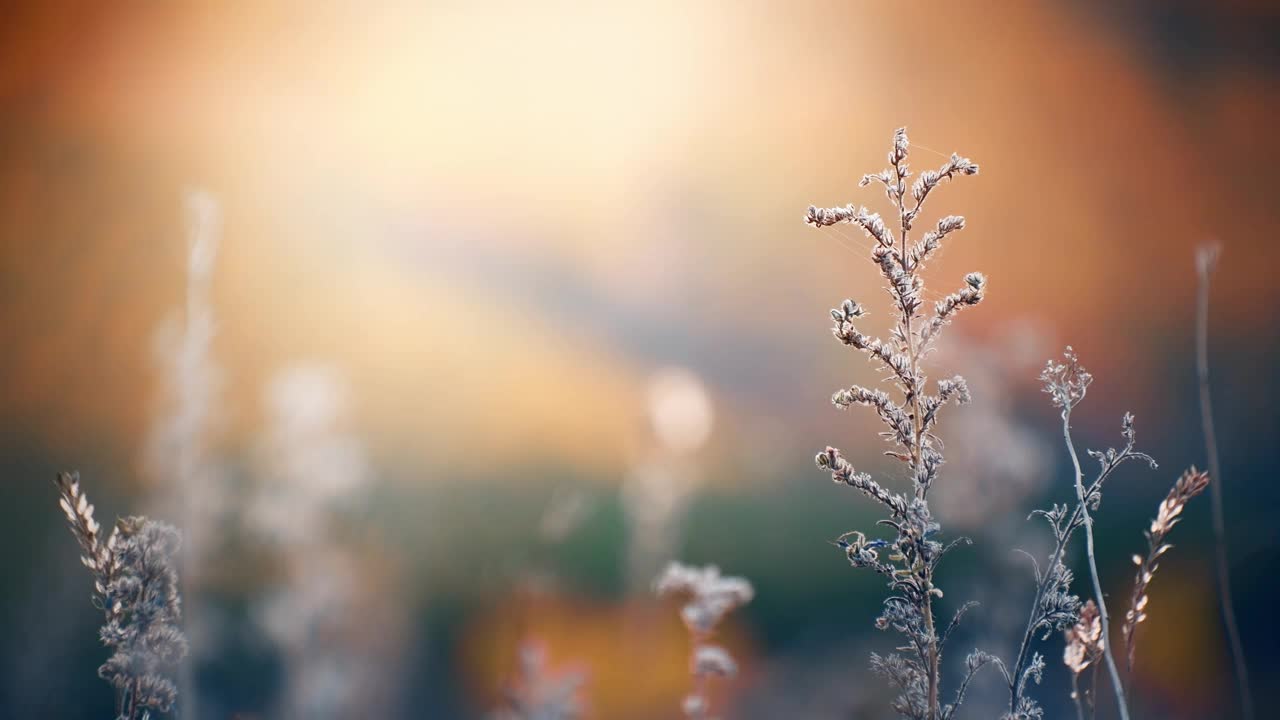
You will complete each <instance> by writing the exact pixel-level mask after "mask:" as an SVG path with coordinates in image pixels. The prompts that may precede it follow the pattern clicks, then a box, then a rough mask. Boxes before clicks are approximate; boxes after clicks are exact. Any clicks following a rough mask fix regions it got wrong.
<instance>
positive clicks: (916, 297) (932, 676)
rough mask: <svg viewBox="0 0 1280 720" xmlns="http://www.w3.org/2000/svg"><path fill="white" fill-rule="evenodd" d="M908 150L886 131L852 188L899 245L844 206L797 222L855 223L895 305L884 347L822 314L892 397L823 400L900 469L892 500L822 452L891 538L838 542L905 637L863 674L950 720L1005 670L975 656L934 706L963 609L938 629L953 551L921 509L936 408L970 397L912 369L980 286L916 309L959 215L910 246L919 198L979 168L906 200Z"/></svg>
mask: <svg viewBox="0 0 1280 720" xmlns="http://www.w3.org/2000/svg"><path fill="white" fill-rule="evenodd" d="M909 149H910V147H909V143H908V141H907V133H906V129H905V128H903V129H899V130H898V131H897V132H896V133H894V138H893V149H892V150H891V151H890V152H889V165H890V167H889V168H887V169H885V170H884V171H882V172H880V173H878V174H874V175H865V176H863V178H862V181H861V183H860V185H862V186H866V185H869V184H871V183H880V184H881V185H883V186H884V188H885V194H886V195H887V196H888V198H889V201H890V203H891V204H892V205H893V209H894V213H895V214H896V216H897V218H896V220H897V222H896V224H897V228H898V229H897V235H896V236H895V233H894V231H893V230H891V229H890V228H889V227H888V225H886V224H885V222H884V220H882V219H881V217H880V216H879V215H878V214H875V213H871V212H869V211H868V210H867V209H866V208H863V207H857V208H855V207H854V206H853V205H846V206H844V207H834V208H817V207H810V208H809V212H808V215H807V217H806V218H805V221H806V222H807V223H808V224H810V225H814V226H816V227H819V228H821V227H827V226H830V225H835V224H837V223H850V224H853V225H857V226H859V227H861V228H862V230H863V231H864V232H865V233H866V234H867V235H869V236H870V237H871V238H872V240H873V241H874V243H873V248H872V251H871V260H872V262H873V263H875V265H876V267H877V268H879V270H880V274H881V275H882V276H883V278H884V281H885V284H886V285H887V288H888V292H889V296H890V298H891V305H892V308H893V311H892V312H893V316H894V323H893V327H892V329H891V330H890V335H889V339H888V340H887V341H886V340H882V339H880V338H874V337H871V336H868V335H865V334H863V333H862V332H860V331H859V330H858V328H857V327H856V326H855V322H856V321H857V320H858V319H860V318H862V317H864V316H865V315H866V313H867V311H866V309H865V308H864V307H863V306H862V305H860V304H859V303H857V302H855V301H853V300H845V301H844V302H843V303H842V304H841V305H840V307H839V308H838V309H835V310H832V311H831V317H832V319H833V320H834V321H835V327H834V329H833V334H834V335H835V337H836V339H837V340H839V341H840V342H841V343H843V344H844V345H847V346H849V347H852V348H854V349H856V350H859V351H861V352H863V353H865V354H866V355H867V356H868V358H869V359H870V361H871V362H872V363H874V364H876V365H877V366H878V367H880V368H881V369H882V370H884V371H885V372H886V373H887V376H888V379H889V380H890V381H892V383H893V388H894V390H895V391H896V392H895V395H896V397H894V396H891V395H890V394H889V393H887V392H885V391H883V390H877V389H873V388H866V387H861V386H856V385H855V386H853V387H851V388H849V389H847V390H841V391H839V392H837V393H836V394H835V395H834V396H833V397H832V402H833V403H835V405H836V406H837V407H839V408H842V409H843V408H848V407H850V406H852V405H865V406H868V407H870V408H872V409H873V410H875V412H876V415H877V416H878V417H879V418H880V420H881V421H882V422H883V423H884V425H885V426H886V427H887V431H886V432H884V433H882V435H883V436H884V437H885V439H886V440H887V441H889V442H890V443H891V444H892V445H893V449H892V450H890V451H888V452H887V453H886V454H887V455H888V456H890V457H892V458H894V459H896V460H898V461H899V462H901V463H903V464H904V465H905V466H906V467H907V469H908V472H909V475H910V478H911V492H910V494H909V495H901V494H898V493H895V492H892V491H890V490H889V489H887V488H885V487H884V486H883V485H881V484H880V483H877V482H876V481H875V480H873V479H872V478H871V476H870V475H869V474H867V473H865V472H860V471H858V470H856V469H855V468H854V466H853V465H852V464H850V463H849V461H848V460H846V459H845V458H844V457H843V456H842V455H841V454H840V451H839V450H837V449H836V448H833V447H828V448H827V449H826V450H825V451H823V452H821V453H819V454H818V456H817V463H818V467H820V468H822V469H823V470H826V471H827V472H829V473H831V478H832V480H834V481H835V482H837V483H840V484H844V485H848V486H850V487H853V488H855V489H857V490H859V491H861V492H862V493H863V494H865V495H867V496H868V497H870V498H872V499H873V500H875V501H877V502H879V503H880V504H881V506H883V509H884V510H885V511H886V513H887V514H888V517H887V518H885V519H884V520H881V521H880V523H879V524H881V525H883V526H886V527H888V528H890V529H891V530H893V531H894V532H895V534H896V535H895V536H894V537H892V538H890V539H869V538H868V537H867V536H866V535H865V534H864V533H862V532H858V531H853V532H849V533H845V534H844V535H842V536H841V537H840V538H838V539H837V540H836V543H835V544H836V545H837V546H838V547H840V548H841V549H842V550H843V551H844V553H845V555H846V557H847V558H848V560H849V562H850V564H852V565H853V566H854V567H858V568H866V569H869V570H872V571H873V572H876V573H879V574H880V575H882V576H884V578H885V580H886V582H887V583H888V585H889V587H890V589H891V592H892V594H891V595H890V596H889V597H888V598H887V599H886V600H885V601H884V612H883V613H882V614H881V616H880V618H879V619H878V620H877V622H876V625H877V627H879V628H880V629H888V628H892V629H894V630H895V631H897V632H898V633H900V634H902V635H903V637H904V638H905V640H906V645H905V647H904V648H903V649H904V650H905V654H896V653H895V654H891V655H888V656H884V657H881V656H879V655H874V654H873V655H872V666H873V668H874V669H875V670H876V671H877V672H879V673H880V674H881V675H883V676H884V677H885V678H886V679H888V680H889V682H890V683H892V684H893V685H894V686H896V688H897V690H898V691H899V693H900V694H899V697H898V698H897V699H896V700H895V701H894V703H893V708H894V710H895V711H896V712H897V713H898V714H899V715H901V716H903V717H907V718H913V719H915V720H947V718H950V717H952V716H953V715H954V713H955V711H956V709H957V708H958V707H959V706H960V704H961V703H962V702H963V700H964V694H965V690H966V688H967V687H968V684H969V681H970V680H971V679H972V678H973V676H974V675H975V674H976V673H977V671H978V670H980V669H981V668H982V667H984V666H986V665H989V664H994V665H996V666H997V667H999V668H1001V669H1002V670H1003V669H1004V665H1003V663H1002V662H1000V660H999V659H998V658H996V657H995V656H992V655H989V654H987V653H983V652H980V651H975V652H974V653H972V654H970V655H969V658H968V660H967V662H966V674H965V677H964V680H963V681H962V682H961V684H960V686H959V687H958V688H957V690H956V693H955V699H954V701H953V702H951V703H945V704H944V703H942V702H941V700H940V697H941V693H942V691H941V687H940V684H941V683H940V678H941V671H940V667H941V663H942V654H943V650H944V648H945V645H946V642H947V638H948V637H949V635H950V633H951V631H952V630H953V629H954V628H955V627H956V625H957V623H958V622H959V621H960V618H961V616H963V615H964V613H965V611H966V610H968V609H969V607H970V606H969V605H964V606H962V607H961V608H960V609H959V610H958V611H957V612H956V613H955V616H954V618H953V619H952V620H951V621H950V622H949V623H947V625H946V627H945V629H943V628H940V624H939V622H938V620H937V618H936V617H935V616H936V609H935V607H934V601H935V600H936V599H938V598H941V597H942V590H941V589H939V588H938V587H937V586H935V584H934V573H935V571H936V570H937V567H938V563H939V562H940V561H941V560H942V558H943V556H944V555H945V554H946V552H947V551H948V550H949V549H951V547H953V546H954V545H955V544H956V542H952V543H951V544H949V545H946V546H944V545H943V544H942V543H941V542H940V541H939V540H938V539H937V538H938V534H939V526H938V524H937V523H936V522H935V521H934V520H933V515H932V513H931V512H930V510H929V501H928V495H929V489H930V488H931V487H932V486H933V483H934V481H935V480H936V479H937V477H938V470H939V468H940V467H941V465H942V462H943V458H942V452H941V448H942V443H941V442H940V441H938V439H937V436H936V435H935V431H936V425H937V423H938V418H939V411H940V410H941V409H942V407H943V406H944V405H946V404H947V403H948V402H955V403H957V404H960V403H965V402H968V401H969V388H968V385H967V384H966V383H965V381H964V378H962V377H960V376H955V377H951V378H948V379H944V380H939V381H937V382H936V383H934V385H933V388H932V392H931V391H930V387H929V386H928V382H927V381H928V378H927V377H926V376H925V373H924V370H923V368H922V367H921V361H922V359H923V358H924V357H925V355H926V354H927V353H928V352H929V350H930V348H931V347H932V346H933V344H934V342H935V341H936V340H937V338H938V334H939V333H940V331H941V330H942V329H943V328H944V327H946V326H947V325H948V324H950V322H951V321H952V320H953V319H954V317H955V315H956V314H957V313H958V312H959V311H960V310H962V309H964V308H967V307H971V306H973V305H977V304H978V303H979V302H981V301H982V299H983V297H984V293H985V291H986V286H987V280H986V278H985V277H984V276H983V275H982V274H981V273H976V272H975V273H970V274H969V275H967V276H966V277H965V279H964V285H963V286H962V287H961V289H960V290H958V291H957V292H955V293H953V294H951V295H948V296H947V297H945V298H943V299H942V300H940V301H938V302H937V303H936V304H934V306H933V307H932V308H930V309H926V308H925V303H924V299H923V295H924V289H925V288H924V278H923V277H922V275H921V271H922V270H923V268H924V266H925V264H926V263H927V262H928V261H929V259H930V258H931V257H932V256H933V254H934V253H935V252H936V251H937V250H938V248H939V247H941V244H942V241H943V240H944V239H945V238H946V237H947V236H948V235H950V234H951V233H954V232H956V231H958V230H961V229H963V228H964V225H965V221H964V218H963V217H960V216H957V215H948V216H946V217H944V218H942V219H941V220H939V221H938V223H937V225H936V226H935V227H934V228H933V229H932V230H928V231H926V232H924V233H923V234H922V235H921V236H920V239H919V240H917V241H915V242H914V243H913V242H912V240H911V231H912V229H913V226H914V224H915V221H916V219H917V217H918V216H919V214H920V211H921V210H922V209H923V207H924V204H925V202H926V200H928V198H929V196H930V195H931V194H932V192H933V191H934V190H935V189H936V188H937V187H938V185H940V184H941V183H942V181H943V180H951V179H955V178H958V177H960V176H964V175H976V174H978V166H977V164H975V163H973V162H972V161H970V160H969V159H968V158H964V157H961V156H959V155H955V154H953V155H952V156H951V158H950V159H949V160H948V161H947V162H946V163H945V164H944V165H942V167H941V168H939V169H938V170H926V171H924V172H923V173H921V174H920V177H919V178H918V179H917V180H916V181H915V182H914V183H913V184H912V186H911V190H910V194H909V195H908V190H907V178H908V177H909V176H910V174H911V173H910V170H909V169H908V166H907V156H908V153H909ZM957 542H958V541H957ZM1006 675H1007V673H1006Z"/></svg>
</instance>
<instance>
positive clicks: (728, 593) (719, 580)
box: [654, 562, 755, 720]
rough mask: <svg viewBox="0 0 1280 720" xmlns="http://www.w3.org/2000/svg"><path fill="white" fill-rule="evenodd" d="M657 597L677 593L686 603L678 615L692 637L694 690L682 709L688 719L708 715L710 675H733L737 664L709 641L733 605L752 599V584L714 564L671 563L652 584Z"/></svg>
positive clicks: (709, 712) (692, 719)
mask: <svg viewBox="0 0 1280 720" xmlns="http://www.w3.org/2000/svg"><path fill="white" fill-rule="evenodd" d="M654 589H655V591H656V592H657V593H658V595H659V596H668V595H680V596H685V597H687V598H688V602H686V603H685V605H684V607H682V608H681V609H680V618H681V619H682V620H684V624H685V627H687V628H688V629H689V633H690V634H691V635H692V636H693V654H692V657H691V659H690V668H689V669H690V672H691V673H692V674H693V677H694V689H693V692H691V693H689V695H687V696H686V697H685V699H684V702H683V704H682V708H683V710H684V714H685V716H686V717H688V718H690V720H703V719H704V718H710V717H711V697H710V694H709V692H708V685H709V683H710V681H711V678H713V677H733V676H734V675H736V674H737V672H738V665H737V663H736V662H734V660H733V656H732V655H730V654H729V651H728V650H726V649H724V648H723V647H721V646H719V645H714V644H712V643H711V642H710V640H711V636H712V634H714V632H715V629H716V626H717V625H719V624H720V621H721V620H722V619H724V616H725V615H727V614H728V613H729V612H730V611H732V610H733V609H734V608H737V607H740V606H742V605H745V604H747V603H749V602H751V598H752V597H753V596H754V595H755V590H754V589H752V587H751V583H749V582H747V581H746V580H744V579H743V578H739V577H725V576H722V575H721V574H720V569H719V568H717V567H716V566H714V565H708V566H706V567H702V568H697V567H690V566H687V565H681V564H680V563H675V562H673V563H671V564H670V565H668V566H667V569H666V570H664V571H663V573H662V574H661V575H659V576H658V579H657V580H656V581H655V583H654Z"/></svg>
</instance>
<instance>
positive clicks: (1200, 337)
mask: <svg viewBox="0 0 1280 720" xmlns="http://www.w3.org/2000/svg"><path fill="white" fill-rule="evenodd" d="M1221 252H1222V248H1221V247H1220V246H1219V245H1217V244H1212V245H1206V246H1204V247H1201V248H1200V249H1199V250H1198V251H1197V252H1196V275H1197V277H1198V279H1199V282H1198V283H1197V284H1196V377H1197V379H1198V381H1199V385H1200V427H1201V429H1202V431H1203V432H1204V448H1205V454H1206V455H1208V459H1209V474H1210V475H1211V476H1212V477H1213V478H1215V480H1216V482H1214V483H1213V485H1212V486H1211V487H1210V488H1209V504H1210V506H1211V510H1212V512H1213V541H1214V542H1213V545H1214V560H1215V562H1214V564H1215V565H1216V567H1217V572H1218V582H1217V585H1218V606H1219V608H1220V609H1221V612H1222V625H1223V628H1224V629H1225V632H1226V635H1227V644H1228V645H1230V646H1231V662H1232V665H1233V666H1234V668H1235V676H1236V691H1237V693H1238V694H1239V695H1240V716H1241V718H1243V720H1253V718H1254V712H1253V693H1252V692H1250V690H1249V667H1248V665H1246V664H1245V660H1244V645H1243V643H1241V642H1240V628H1239V626H1238V625H1237V624H1236V610H1235V603H1234V602H1233V601H1232V599H1231V571H1230V568H1229V565H1228V563H1227V526H1226V521H1225V520H1224V518H1223V511H1222V465H1221V463H1220V462H1219V459H1218V437H1217V432H1216V431H1215V429H1214V425H1213V398H1212V396H1211V395H1210V393H1209V281H1210V279H1211V278H1212V276H1213V271H1214V270H1215V269H1216V268H1217V266H1218V256H1219V255H1220V254H1221Z"/></svg>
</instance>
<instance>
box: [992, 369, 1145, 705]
mask: <svg viewBox="0 0 1280 720" xmlns="http://www.w3.org/2000/svg"><path fill="white" fill-rule="evenodd" d="M1040 380H1041V381H1042V382H1043V383H1044V391H1045V392H1046V393H1048V394H1049V397H1050V399H1051V400H1052V402H1053V405H1054V407H1057V408H1060V409H1061V411H1062V413H1061V414H1062V439H1063V442H1064V443H1066V446H1067V453H1068V454H1069V455H1070V456H1071V466H1072V469H1073V472H1074V478H1075V488H1076V504H1075V508H1074V509H1071V510H1068V508H1067V506H1065V505H1054V506H1053V508H1052V509H1051V510H1048V511H1044V510H1037V511H1036V512H1035V513H1034V514H1037V515H1040V516H1041V517H1044V518H1045V519H1046V520H1048V521H1049V525H1050V526H1051V527H1052V528H1053V532H1054V550H1053V553H1052V554H1051V555H1050V556H1049V563H1048V564H1047V565H1046V569H1045V572H1044V573H1043V574H1042V573H1041V572H1040V570H1039V568H1038V567H1037V568H1036V581H1037V582H1036V585H1037V589H1036V596H1035V602H1034V604H1033V606H1032V611H1031V619H1030V620H1029V621H1028V623H1027V630H1026V633H1025V634H1024V635H1023V639H1022V645H1021V647H1020V649H1019V650H1018V658H1017V660H1016V661H1015V662H1014V675H1013V677H1014V680H1015V682H1012V683H1010V712H1012V713H1015V717H1016V716H1017V715H1016V714H1017V713H1019V712H1023V713H1026V712H1030V711H1031V710H1032V709H1033V706H1034V704H1032V705H1028V706H1026V707H1025V708H1024V706H1023V703H1026V702H1030V701H1028V700H1027V699H1026V698H1025V687H1026V679H1025V678H1024V677H1022V676H1021V675H1019V673H1024V674H1025V673H1026V672H1027V670H1028V669H1030V668H1032V667H1034V666H1035V665H1036V663H1035V662H1034V659H1033V661H1032V662H1030V664H1026V663H1027V660H1026V654H1027V651H1028V649H1029V647H1030V645H1031V642H1032V640H1033V636H1034V635H1035V634H1036V632H1038V631H1040V630H1043V631H1044V637H1045V638H1047V637H1048V636H1049V634H1050V632H1051V631H1054V630H1061V629H1062V628H1063V627H1065V626H1068V625H1071V624H1074V622H1075V621H1076V620H1075V616H1076V615H1077V614H1078V612H1079V608H1080V599H1079V598H1077V597H1076V596H1074V595H1072V594H1071V592H1070V587H1071V571H1070V570H1068V569H1067V568H1066V566H1065V565H1063V558H1064V556H1065V553H1066V550H1067V546H1068V544H1070V541H1071V536H1072V534H1074V533H1075V531H1076V530H1078V529H1080V528H1081V527H1083V528H1084V531H1085V538H1086V550H1087V553H1088V563H1089V574H1090V578H1091V579H1092V581H1093V592H1094V598H1093V599H1094V602H1095V603H1096V604H1097V611H1098V623H1099V626H1100V629H1101V634H1100V638H1099V648H1100V654H1101V656H1102V659H1103V660H1104V661H1105V662H1106V664H1107V671H1108V673H1109V675H1110V677H1111V685H1112V688H1113V689H1114V690H1115V694H1116V705H1117V708H1118V710H1119V713H1120V717H1121V718H1122V719H1123V720H1128V717H1129V711H1128V703H1127V702H1126V700H1125V696H1124V686H1123V684H1122V682H1121V680H1120V672H1119V670H1118V669H1117V668H1116V665H1115V658H1114V657H1113V655H1112V652H1111V649H1110V638H1109V630H1108V619H1109V618H1108V616H1107V605H1106V599H1105V598H1104V596H1103V593H1102V584H1101V582H1100V581H1099V579H1098V568H1097V563H1096V561H1095V555H1094V543H1093V516H1092V515H1091V514H1090V511H1096V510H1097V509H1098V507H1099V505H1100V504H1101V503H1102V485H1103V483H1105V482H1106V480H1107V478H1109V477H1110V476H1111V475H1112V473H1114V472H1115V471H1116V469H1117V468H1119V467H1120V466H1121V465H1123V464H1124V463H1125V462H1128V461H1130V460H1142V461H1144V462H1146V463H1147V464H1148V465H1149V466H1150V467H1152V468H1155V467H1156V461H1155V460H1154V459H1153V458H1152V457H1151V456H1150V455H1147V454H1146V453H1142V452H1139V451H1137V450H1135V449H1134V444H1135V442H1136V432H1135V430H1134V427H1133V415H1132V414H1130V413H1125V415H1124V419H1123V420H1122V421H1121V430H1120V433H1121V435H1123V436H1124V440H1125V446H1124V448H1123V449H1121V450H1116V449H1115V448H1109V449H1108V450H1107V451H1106V452H1098V451H1095V450H1090V451H1089V455H1090V456H1092V457H1093V458H1094V459H1096V460H1097V461H1098V464H1099V466H1100V467H1099V470H1098V475H1097V477H1096V478H1094V480H1093V481H1092V482H1091V483H1090V484H1089V485H1088V486H1086V485H1085V484H1084V471H1083V470H1081V468H1080V458H1079V456H1078V455H1077V454H1076V450H1075V443H1074V442H1073V441H1072V439H1071V411H1072V410H1074V409H1075V407H1076V405H1078V404H1079V403H1080V402H1081V401H1082V400H1084V397H1085V395H1086V393H1088V391H1089V385H1090V384H1091V383H1092V382H1093V376H1092V375H1090V374H1089V372H1088V371H1087V370H1085V369H1084V367H1083V366H1081V365H1080V359H1079V357H1077V356H1076V353H1075V351H1074V350H1072V349H1071V348H1070V347H1067V349H1066V351H1065V352H1064V353H1063V360H1062V361H1061V362H1056V363H1055V362H1054V361H1052V360H1050V361H1049V362H1047V363H1046V364H1045V368H1044V371H1043V372H1042V373H1041V374H1040ZM1024 668H1025V669H1024ZM1039 672H1040V671H1036V674H1037V676H1038V675H1039Z"/></svg>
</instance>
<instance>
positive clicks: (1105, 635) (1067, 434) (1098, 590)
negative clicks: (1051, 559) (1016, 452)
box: [1062, 406, 1129, 720]
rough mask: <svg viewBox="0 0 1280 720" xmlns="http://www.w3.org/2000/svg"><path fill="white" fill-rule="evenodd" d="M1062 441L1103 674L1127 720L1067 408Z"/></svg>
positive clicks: (1126, 703) (1068, 409)
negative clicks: (1104, 668)
mask: <svg viewBox="0 0 1280 720" xmlns="http://www.w3.org/2000/svg"><path fill="white" fill-rule="evenodd" d="M1062 438H1063V440H1064V441H1065V442H1066V444H1067V451H1068V452H1069V453H1070V454H1071V465H1072V467H1073V468H1074V469H1075V474H1076V478H1075V479H1076V500H1077V501H1078V502H1079V503H1080V512H1081V513H1082V515H1083V518H1084V536H1085V541H1086V542H1085V547H1086V550H1087V552H1088V557H1089V576H1090V578H1091V579H1092V580H1093V593H1094V595H1095V596H1096V599H1097V601H1098V616H1099V619H1100V620H1101V622H1102V655H1103V657H1104V659H1105V660H1106V661H1107V673H1108V674H1109V675H1111V687H1112V688H1113V689H1114V690H1115V692H1116V707H1117V709H1118V710H1119V711H1120V720H1129V707H1128V702H1127V701H1126V700H1125V696H1124V685H1123V684H1122V683H1121V681H1120V671H1119V669H1117V668H1116V660H1115V658H1114V657H1113V656H1112V653H1111V638H1110V630H1109V629H1108V625H1107V623H1108V620H1107V603H1106V600H1104V599H1103V596H1102V582H1101V581H1100V580H1099V579H1098V562H1097V560H1096V559H1095V557H1094V552H1093V517H1092V516H1091V515H1089V504H1088V502H1087V501H1086V498H1085V493H1084V473H1083V472H1082V471H1081V469H1080V458H1079V457H1078V456H1077V455H1076V447H1075V444H1074V443H1072V442H1071V407H1070V406H1067V407H1064V408H1063V410H1062Z"/></svg>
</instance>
